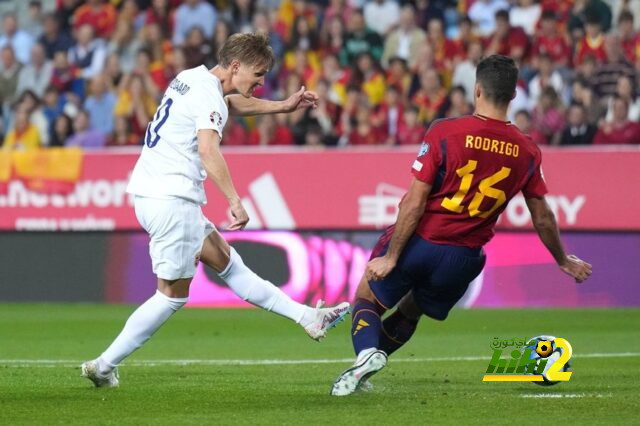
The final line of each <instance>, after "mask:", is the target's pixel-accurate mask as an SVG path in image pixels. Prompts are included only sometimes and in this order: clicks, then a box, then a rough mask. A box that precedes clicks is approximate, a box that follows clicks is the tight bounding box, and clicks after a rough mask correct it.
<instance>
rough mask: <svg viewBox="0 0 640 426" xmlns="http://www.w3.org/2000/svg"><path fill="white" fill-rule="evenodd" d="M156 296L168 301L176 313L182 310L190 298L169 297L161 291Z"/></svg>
mask: <svg viewBox="0 0 640 426" xmlns="http://www.w3.org/2000/svg"><path fill="white" fill-rule="evenodd" d="M156 294H158V295H160V297H163V298H164V299H165V300H166V301H167V303H168V304H169V306H170V307H171V309H172V310H174V311H177V310H179V309H180V308H182V307H183V306H184V305H185V304H186V303H187V301H188V300H189V297H188V296H184V297H179V296H169V295H167V294H165V293H163V292H161V291H158V292H157V293H156Z"/></svg>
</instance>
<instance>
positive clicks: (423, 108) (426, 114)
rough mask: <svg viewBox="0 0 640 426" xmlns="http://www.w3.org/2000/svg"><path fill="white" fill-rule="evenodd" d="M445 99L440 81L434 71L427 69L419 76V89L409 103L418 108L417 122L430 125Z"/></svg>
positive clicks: (444, 92) (445, 95) (444, 91)
mask: <svg viewBox="0 0 640 426" xmlns="http://www.w3.org/2000/svg"><path fill="white" fill-rule="evenodd" d="M446 98H447V92H446V90H445V89H444V87H442V81H441V79H440V76H439V75H438V73H437V72H436V70H434V69H432V68H428V69H426V70H424V71H422V73H421V74H420V87H419V89H418V91H417V92H416V93H415V94H414V95H413V97H412V99H411V101H412V103H413V104H414V105H415V106H417V107H418V109H419V111H420V113H419V120H420V122H422V123H425V124H429V123H431V122H432V121H433V120H434V119H435V118H436V117H437V114H438V110H439V109H440V107H442V104H443V103H444V102H445V100H446Z"/></svg>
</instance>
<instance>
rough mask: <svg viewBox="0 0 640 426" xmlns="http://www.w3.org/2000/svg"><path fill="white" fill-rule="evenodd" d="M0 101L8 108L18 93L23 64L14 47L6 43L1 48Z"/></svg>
mask: <svg viewBox="0 0 640 426" xmlns="http://www.w3.org/2000/svg"><path fill="white" fill-rule="evenodd" d="M0 62H2V67H1V68H0V70H1V71H0V102H2V105H3V106H4V107H5V108H6V107H7V106H8V105H9V104H10V103H12V102H13V101H14V100H15V97H16V95H17V93H16V87H17V85H18V76H19V75H20V70H21V69H22V65H20V63H19V62H18V61H17V60H16V56H15V54H14V52H13V48H12V47H11V46H10V45H6V46H4V47H2V48H1V49H0Z"/></svg>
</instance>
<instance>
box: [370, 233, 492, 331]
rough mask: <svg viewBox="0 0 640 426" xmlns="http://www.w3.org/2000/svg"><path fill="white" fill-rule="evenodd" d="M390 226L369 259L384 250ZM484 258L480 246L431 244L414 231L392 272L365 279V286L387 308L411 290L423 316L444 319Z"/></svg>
mask: <svg viewBox="0 0 640 426" xmlns="http://www.w3.org/2000/svg"><path fill="white" fill-rule="evenodd" d="M393 228H394V227H393V226H391V227H389V228H388V229H387V230H386V232H385V233H384V234H383V235H382V236H381V237H380V239H379V240H378V243H377V244H376V246H375V247H374V249H373V252H372V253H371V258H374V257H379V256H382V255H384V254H385V253H386V252H387V249H388V248H389V242H390V240H391V235H392V234H393ZM485 260H486V257H485V255H484V251H483V250H482V248H476V249H473V248H469V247H460V246H451V245H443V244H435V243H432V242H429V241H427V240H425V239H423V238H421V237H420V236H418V235H417V234H414V235H413V236H412V237H411V238H410V239H409V241H408V243H407V245H406V247H405V248H404V250H403V252H402V254H401V255H400V258H399V259H398V263H397V265H396V267H395V268H394V269H393V271H391V273H390V274H389V275H388V276H387V277H386V278H384V279H383V280H380V281H369V286H370V287H371V290H372V291H373V294H374V295H375V296H376V299H378V302H380V304H382V305H383V306H384V307H385V308H387V309H391V308H392V307H394V306H395V305H396V304H397V303H398V302H399V301H400V299H402V297H403V296H404V295H405V294H407V293H408V292H409V291H411V290H413V294H414V298H415V301H416V303H417V304H418V306H419V307H420V309H421V310H422V312H423V313H424V314H425V315H427V316H429V317H431V318H434V319H437V320H444V319H445V318H446V317H447V315H449V311H450V310H451V308H453V305H455V304H456V302H458V300H460V298H462V296H463V295H464V293H465V292H466V291H467V287H469V284H470V283H471V281H473V280H474V278H475V277H477V276H478V275H479V274H480V272H481V271H482V268H484V263H485Z"/></svg>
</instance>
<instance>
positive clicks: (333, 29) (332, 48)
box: [320, 16, 345, 55]
mask: <svg viewBox="0 0 640 426" xmlns="http://www.w3.org/2000/svg"><path fill="white" fill-rule="evenodd" d="M344 39H345V29H344V23H343V20H342V18H341V17H339V16H334V17H332V18H331V19H330V20H329V21H327V22H325V23H324V25H323V26H322V31H321V33H320V48H321V51H322V54H324V55H338V54H340V51H341V50H342V46H343V45H344Z"/></svg>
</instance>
